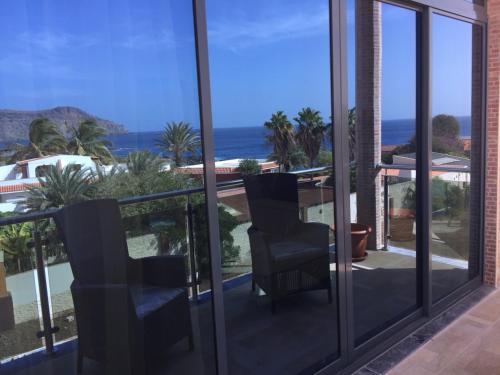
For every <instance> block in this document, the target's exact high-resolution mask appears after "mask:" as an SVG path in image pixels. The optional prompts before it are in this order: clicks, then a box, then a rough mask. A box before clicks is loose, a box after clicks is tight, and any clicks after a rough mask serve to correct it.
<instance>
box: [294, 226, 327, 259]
mask: <svg viewBox="0 0 500 375" xmlns="http://www.w3.org/2000/svg"><path fill="white" fill-rule="evenodd" d="M329 236H330V227H329V226H328V225H327V224H323V223H303V222H301V223H300V224H299V225H298V228H297V233H296V235H295V236H294V238H296V239H300V240H301V241H304V242H306V243H310V244H312V245H315V246H317V247H319V248H324V249H325V250H326V251H327V252H328V248H329V242H330V240H329Z"/></svg>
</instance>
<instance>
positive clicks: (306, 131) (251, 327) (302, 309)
mask: <svg viewBox="0 0 500 375" xmlns="http://www.w3.org/2000/svg"><path fill="white" fill-rule="evenodd" d="M207 21H208V35H209V47H210V68H211V81H212V82H213V85H212V98H213V108H214V113H213V117H214V127H215V132H214V134H215V146H216V157H217V161H216V163H215V171H216V174H217V181H218V182H227V181H230V180H238V179H241V178H243V179H244V182H243V183H242V182H235V183H233V184H231V185H226V186H224V187H222V186H221V187H220V189H219V192H218V199H219V226H220V237H221V255H222V275H223V279H224V290H225V293H224V305H225V319H226V334H227V336H226V340H227V349H228V365H229V372H230V373H234V374H278V373H299V372H305V373H310V372H314V371H315V370H316V369H319V368H320V367H321V366H322V364H323V365H324V364H326V363H328V362H330V361H332V360H333V359H335V358H336V357H337V356H338V349H339V347H338V328H337V306H336V303H333V301H335V300H336V282H335V281H336V273H335V270H336V256H335V245H334V235H333V218H334V205H333V186H334V184H333V171H332V125H331V124H330V122H331V118H330V106H331V101H330V99H331V98H330V87H329V81H330V73H329V60H330V58H329V3H328V1H325V0H314V1H311V2H309V3H308V4H307V6H306V7H305V6H304V3H303V2H302V1H284V0H280V1H273V2H268V1H263V0H259V1H257V2H252V3H247V2H241V1H240V2H232V1H227V0H208V1H207ZM298 50H300V53H299V54H297V51H298ZM292 56H293V57H292ZM306 170H308V171H306Z"/></svg>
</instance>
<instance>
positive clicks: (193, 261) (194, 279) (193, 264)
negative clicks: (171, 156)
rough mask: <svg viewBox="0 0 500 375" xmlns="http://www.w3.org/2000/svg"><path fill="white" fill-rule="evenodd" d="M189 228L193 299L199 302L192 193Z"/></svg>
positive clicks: (188, 201)
mask: <svg viewBox="0 0 500 375" xmlns="http://www.w3.org/2000/svg"><path fill="white" fill-rule="evenodd" d="M187 228H188V238H189V239H188V250H189V268H190V273H191V288H192V289H191V290H192V293H193V301H195V302H198V276H197V275H196V255H195V248H194V226H193V204H192V203H191V195H190V194H188V196H187Z"/></svg>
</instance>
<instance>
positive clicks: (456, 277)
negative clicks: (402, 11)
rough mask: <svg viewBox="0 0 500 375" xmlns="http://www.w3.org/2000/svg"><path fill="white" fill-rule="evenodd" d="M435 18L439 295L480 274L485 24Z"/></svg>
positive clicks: (435, 277) (435, 278) (435, 285)
mask: <svg viewBox="0 0 500 375" xmlns="http://www.w3.org/2000/svg"><path fill="white" fill-rule="evenodd" d="M433 23H434V33H433V85H432V90H433V114H434V117H433V119H432V151H433V153H432V166H433V170H432V242H431V251H432V259H433V263H432V265H433V267H432V269H433V271H432V292H433V294H432V299H433V301H438V300H439V299H441V298H442V297H444V296H445V295H447V294H449V293H450V292H452V291H453V290H455V289H456V288H458V287H459V286H461V285H462V284H464V283H465V282H467V281H468V280H470V279H472V278H473V277H475V276H477V274H478V264H479V235H478V234H479V223H480V220H479V191H480V176H479V173H480V159H481V157H480V138H481V132H480V126H481V117H480V116H481V114H480V113H481V101H480V94H479V93H480V82H481V61H480V56H481V53H480V51H481V29H480V28H479V27H478V26H473V25H472V24H468V23H466V22H462V21H458V20H453V19H451V18H447V17H444V16H438V15H435V16H433ZM451 36H453V37H451ZM473 93H476V94H475V95H474V94H473Z"/></svg>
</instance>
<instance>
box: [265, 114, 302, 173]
mask: <svg viewBox="0 0 500 375" xmlns="http://www.w3.org/2000/svg"><path fill="white" fill-rule="evenodd" d="M264 127H265V128H266V129H268V130H269V134H268V135H267V136H266V139H267V141H268V142H269V143H270V144H271V145H272V146H273V153H272V157H273V158H275V159H276V161H277V163H278V165H279V167H280V170H281V171H285V172H287V171H289V170H290V169H291V167H292V163H291V156H292V153H293V152H294V151H295V149H296V144H295V136H294V131H293V125H292V124H291V123H290V121H288V118H287V116H286V115H285V114H284V113H283V111H278V112H276V113H273V114H272V116H271V119H270V120H269V121H267V122H265V123H264Z"/></svg>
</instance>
